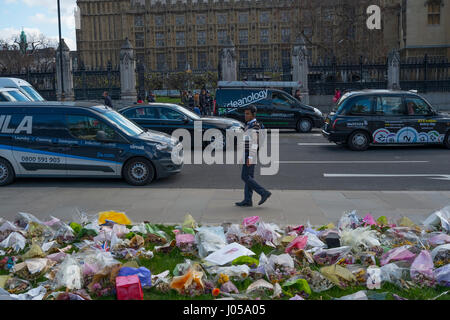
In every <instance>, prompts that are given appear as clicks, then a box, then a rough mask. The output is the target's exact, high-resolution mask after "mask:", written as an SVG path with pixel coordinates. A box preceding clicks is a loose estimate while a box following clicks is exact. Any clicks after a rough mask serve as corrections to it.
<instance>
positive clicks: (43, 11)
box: [0, 0, 76, 50]
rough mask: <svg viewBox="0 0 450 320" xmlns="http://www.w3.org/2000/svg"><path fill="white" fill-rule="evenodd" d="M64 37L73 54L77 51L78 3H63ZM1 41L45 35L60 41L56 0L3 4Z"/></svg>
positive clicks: (70, 0) (69, 0)
mask: <svg viewBox="0 0 450 320" xmlns="http://www.w3.org/2000/svg"><path fill="white" fill-rule="evenodd" d="M60 3H61V29H62V37H63V38H64V41H65V42H66V43H67V45H68V46H69V48H70V50H76V37H75V17H74V10H75V7H76V0H60ZM0 17H1V18H0V39H5V40H9V39H10V38H11V37H12V36H15V35H18V34H20V32H21V31H22V28H23V30H24V31H25V33H26V34H34V35H38V34H41V33H42V34H44V35H45V36H46V37H48V38H50V39H54V40H56V41H57V40H58V9H57V0H0Z"/></svg>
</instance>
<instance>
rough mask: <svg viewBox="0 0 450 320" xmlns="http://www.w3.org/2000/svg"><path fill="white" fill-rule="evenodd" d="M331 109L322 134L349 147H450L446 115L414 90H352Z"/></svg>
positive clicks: (353, 148) (449, 133) (357, 149)
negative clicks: (407, 145) (427, 145)
mask: <svg viewBox="0 0 450 320" xmlns="http://www.w3.org/2000/svg"><path fill="white" fill-rule="evenodd" d="M335 110H336V112H333V113H330V114H329V115H328V117H327V118H326V120H325V125H324V128H323V130H322V133H323V135H324V136H325V137H326V138H327V139H328V140H329V141H331V142H335V143H337V144H347V145H348V147H349V148H350V149H351V150H355V151H364V150H367V149H368V148H369V146H370V145H382V144H443V145H444V146H445V147H446V148H448V149H450V114H446V113H441V112H437V111H435V110H434V109H433V108H432V107H431V105H430V104H429V103H428V102H427V101H426V100H425V99H424V98H423V97H421V96H420V95H418V94H417V93H416V92H414V91H393V90H361V91H353V92H349V93H347V94H345V95H344V96H343V97H342V98H341V100H340V101H339V103H338V105H337V106H336V108H335Z"/></svg>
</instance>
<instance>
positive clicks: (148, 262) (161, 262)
mask: <svg viewBox="0 0 450 320" xmlns="http://www.w3.org/2000/svg"><path fill="white" fill-rule="evenodd" d="M156 226H157V227H158V228H159V229H160V230H162V231H164V232H165V233H166V234H167V235H168V236H169V239H168V240H169V241H171V240H173V239H174V238H175V235H174V233H173V230H174V229H175V228H174V226H166V225H156ZM159 245H160V244H156V243H149V244H147V245H146V249H147V250H152V251H153V253H154V256H153V258H152V259H145V258H140V259H138V260H137V262H138V264H139V265H140V266H143V267H146V268H148V269H149V270H151V272H152V274H153V275H155V274H158V273H161V272H164V271H166V270H169V271H170V274H171V275H173V270H174V269H175V267H176V265H177V264H180V263H184V262H185V260H186V259H190V260H192V261H194V262H196V261H198V258H197V257H196V255H192V254H186V253H183V252H181V251H180V250H179V249H178V248H177V247H175V248H174V249H173V250H172V251H171V252H170V253H168V254H166V253H162V252H155V251H154V248H155V246H159ZM250 249H251V250H252V251H253V252H254V253H255V254H256V255H255V257H256V258H258V257H259V256H260V254H261V253H262V252H264V254H265V255H266V256H268V255H270V254H282V253H283V252H282V251H279V250H277V249H274V248H272V247H269V246H266V245H262V244H259V243H257V244H254V245H253V246H252V247H251V248H250ZM119 260H120V261H121V262H122V263H125V262H127V260H123V259H119ZM310 268H311V269H313V270H318V269H319V267H318V266H315V265H311V266H310ZM8 274H9V272H8V271H7V270H0V275H8ZM45 280H46V279H45V277H39V278H38V279H36V280H34V281H32V284H33V286H37V285H38V284H39V283H40V282H42V281H45ZM266 280H267V279H266ZM232 281H233V283H234V284H235V285H236V287H237V288H238V290H239V292H240V293H245V291H246V290H247V288H248V286H249V285H251V284H252V282H253V280H252V279H250V278H247V279H245V280H243V281H238V280H236V279H232ZM360 290H367V291H369V290H368V289H367V288H366V287H364V286H355V287H350V288H346V289H340V288H339V287H336V286H334V287H333V288H331V289H330V290H327V291H324V292H320V293H314V292H313V293H312V294H311V296H310V297H309V298H308V299H309V300H331V299H333V298H340V297H343V296H346V295H350V294H353V293H355V292H358V291H360ZM448 290H450V288H447V287H439V286H437V287H435V288H412V289H410V290H405V289H402V288H399V287H397V286H395V285H393V284H389V283H386V284H384V285H383V286H382V288H381V289H379V290H371V291H370V292H371V293H373V294H382V293H386V299H387V300H394V298H393V294H397V295H399V296H401V297H404V298H407V299H410V300H428V299H433V298H435V297H437V296H438V295H440V294H442V293H444V292H446V291H448ZM219 297H221V296H219ZM92 298H93V299H95V300H115V299H116V297H115V296H105V297H95V296H92ZM144 299H145V300H213V299H214V297H213V296H212V295H211V294H204V295H200V296H197V297H190V296H183V295H180V294H178V293H177V292H176V291H175V290H171V291H169V292H166V293H164V292H160V291H158V290H157V289H156V288H150V289H144ZM262 299H265V297H262ZM282 299H283V300H287V299H289V297H283V298H282ZM437 300H450V293H447V294H446V295H443V296H441V297H439V298H438V299H437Z"/></svg>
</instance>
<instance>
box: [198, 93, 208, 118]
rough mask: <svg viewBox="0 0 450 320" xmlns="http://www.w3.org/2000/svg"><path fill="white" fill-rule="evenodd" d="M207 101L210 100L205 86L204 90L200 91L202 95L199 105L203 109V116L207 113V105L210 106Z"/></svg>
mask: <svg viewBox="0 0 450 320" xmlns="http://www.w3.org/2000/svg"><path fill="white" fill-rule="evenodd" d="M207 103H208V101H207V97H206V89H205V88H203V89H202V92H201V93H200V96H199V106H200V110H201V112H202V115H203V116H205V115H206V113H207V107H208V106H207Z"/></svg>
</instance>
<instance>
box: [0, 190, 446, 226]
mask: <svg viewBox="0 0 450 320" xmlns="http://www.w3.org/2000/svg"><path fill="white" fill-rule="evenodd" d="M1 191H2V192H1V193H0V201H1V205H0V216H1V217H3V218H6V219H14V217H15V216H16V214H17V213H18V212H28V213H32V214H34V215H36V216H37V217H39V218H41V219H47V218H48V217H49V216H50V215H53V216H56V217H60V218H62V219H64V220H70V219H72V218H73V216H74V214H75V212H76V209H77V208H79V209H80V210H83V211H85V212H86V213H88V214H91V215H95V214H97V213H98V212H101V211H105V210H117V211H122V212H126V213H127V215H128V216H129V217H130V219H131V220H132V221H134V222H141V221H144V220H148V221H152V222H155V223H182V222H183V220H184V217H185V215H186V214H188V213H189V214H191V215H192V216H193V217H194V218H195V219H196V220H197V221H198V222H200V223H213V224H220V223H222V222H231V223H241V222H242V219H243V218H244V217H247V216H254V215H258V216H261V218H262V219H263V220H264V221H266V222H272V223H277V224H279V225H285V224H303V223H307V222H308V221H309V222H310V223H311V224H313V225H322V224H326V223H329V222H334V223H336V222H337V221H338V220H339V218H340V217H341V216H342V214H343V213H344V212H348V211H352V210H357V212H358V214H359V215H360V216H362V215H365V214H367V213H369V212H370V213H372V215H373V216H375V218H378V217H380V216H382V215H386V216H388V217H391V218H394V219H397V218H400V217H402V216H408V217H410V218H411V219H412V220H413V221H415V222H420V221H423V219H425V218H426V217H427V216H428V215H429V214H430V213H432V212H433V211H436V210H438V209H440V208H442V207H444V206H447V205H450V192H447V191H435V192H433V191H426V192H418V191H412V192H409V191H399V192H396V191H390V192H382V191H380V192H378V191H377V192H373V191H345V190H344V191H317V190H314V191H308V190H272V193H273V195H272V197H271V198H270V199H269V200H268V201H267V202H266V203H265V204H264V205H263V206H261V207H260V206H258V205H257V203H258V201H259V196H258V195H256V194H255V196H254V200H253V201H254V207H252V208H239V207H236V206H235V205H234V203H235V202H237V201H241V200H242V194H243V191H242V190H241V189H220V190H219V189H155V188H151V189H140V188H98V189H92V188H87V189H83V188H55V187H49V188H45V187H44V188H21V189H17V188H9V189H8V188H7V189H2V190H1Z"/></svg>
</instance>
